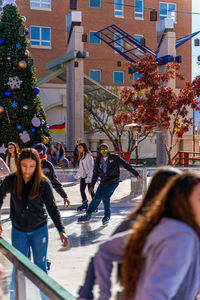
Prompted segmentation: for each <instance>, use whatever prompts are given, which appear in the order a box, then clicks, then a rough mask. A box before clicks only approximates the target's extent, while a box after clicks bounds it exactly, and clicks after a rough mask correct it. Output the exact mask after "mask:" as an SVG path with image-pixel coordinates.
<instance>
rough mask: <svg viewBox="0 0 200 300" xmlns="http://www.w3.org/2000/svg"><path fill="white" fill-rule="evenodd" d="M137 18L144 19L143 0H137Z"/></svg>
mask: <svg viewBox="0 0 200 300" xmlns="http://www.w3.org/2000/svg"><path fill="white" fill-rule="evenodd" d="M135 19H143V0H135Z"/></svg>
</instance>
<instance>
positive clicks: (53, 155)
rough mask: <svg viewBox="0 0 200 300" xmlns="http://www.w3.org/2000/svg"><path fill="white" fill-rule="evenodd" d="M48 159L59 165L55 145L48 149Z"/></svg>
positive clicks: (55, 165) (56, 165)
mask: <svg viewBox="0 0 200 300" xmlns="http://www.w3.org/2000/svg"><path fill="white" fill-rule="evenodd" d="M47 159H48V161H50V162H51V163H52V165H53V166H54V168H55V167H58V164H57V162H56V152H55V148H54V146H51V147H50V148H49V149H48V151H47Z"/></svg>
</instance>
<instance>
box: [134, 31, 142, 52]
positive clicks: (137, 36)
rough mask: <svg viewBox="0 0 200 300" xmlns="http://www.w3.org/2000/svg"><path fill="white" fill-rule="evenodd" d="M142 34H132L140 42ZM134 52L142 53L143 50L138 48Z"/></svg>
mask: <svg viewBox="0 0 200 300" xmlns="http://www.w3.org/2000/svg"><path fill="white" fill-rule="evenodd" d="M143 37H144V36H143V35H141V34H135V35H134V38H135V39H136V40H137V41H138V42H140V41H141V39H142V38H143ZM134 52H135V54H137V55H139V54H143V52H142V51H140V50H137V49H136V50H134Z"/></svg>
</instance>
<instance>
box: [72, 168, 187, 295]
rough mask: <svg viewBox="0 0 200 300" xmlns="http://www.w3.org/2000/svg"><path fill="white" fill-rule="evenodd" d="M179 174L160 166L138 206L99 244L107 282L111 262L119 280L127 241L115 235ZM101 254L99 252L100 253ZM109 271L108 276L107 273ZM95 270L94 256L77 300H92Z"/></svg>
mask: <svg viewBox="0 0 200 300" xmlns="http://www.w3.org/2000/svg"><path fill="white" fill-rule="evenodd" d="M177 174H181V171H180V170H179V169H177V168H172V167H162V168H160V169H159V170H158V171H157V172H156V173H155V174H154V176H153V178H152V179H151V182H150V184H149V187H148V189H147V191H146V193H145V195H144V197H143V199H142V201H141V203H140V204H139V206H138V207H137V208H136V209H134V210H133V211H132V212H131V213H130V214H129V215H128V216H127V217H126V218H125V220H124V221H122V223H121V224H120V225H119V226H117V228H116V229H115V231H114V232H113V235H114V236H113V237H110V238H109V239H108V240H107V241H105V242H103V243H102V244H101V245H100V246H99V250H97V254H98V252H99V251H100V252H103V251H104V254H105V257H106V263H107V266H108V268H107V269H108V270H107V277H108V278H109V279H108V282H109V280H110V277H111V272H112V269H113V262H114V261H115V262H118V272H117V273H118V274H117V275H118V280H119V281H121V268H122V260H123V254H124V249H125V242H126V241H127V237H128V236H129V233H130V232H128V233H127V235H116V234H119V233H121V232H124V231H126V230H130V229H132V227H133V224H134V222H135V221H136V220H137V219H138V217H139V216H140V215H141V216H142V215H143V214H144V213H146V212H147V211H148V209H149V208H150V207H151V205H152V204H153V202H154V201H155V197H156V196H157V195H158V194H159V193H160V191H161V190H162V189H163V188H164V187H165V185H166V184H167V182H168V181H169V180H170V179H171V178H172V177H173V176H175V175H177ZM98 255H99V254H98ZM100 255H101V254H100ZM108 273H110V276H109V274H108ZM95 280H96V278H95V270H94V257H92V258H91V259H90V262H89V264H88V268H87V271H86V275H85V280H84V284H83V285H82V286H81V287H80V289H79V292H78V294H79V298H77V299H79V300H81V299H83V300H92V299H94V296H93V288H94V285H95Z"/></svg>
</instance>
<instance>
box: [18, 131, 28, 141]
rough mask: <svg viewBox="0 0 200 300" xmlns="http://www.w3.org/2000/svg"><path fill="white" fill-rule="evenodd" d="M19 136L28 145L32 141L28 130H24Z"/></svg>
mask: <svg viewBox="0 0 200 300" xmlns="http://www.w3.org/2000/svg"><path fill="white" fill-rule="evenodd" d="M19 136H20V139H21V140H22V142H23V143H27V142H29V141H30V140H31V139H30V135H29V134H28V132H27V131H26V130H24V131H23V132H20V134H19Z"/></svg>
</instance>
